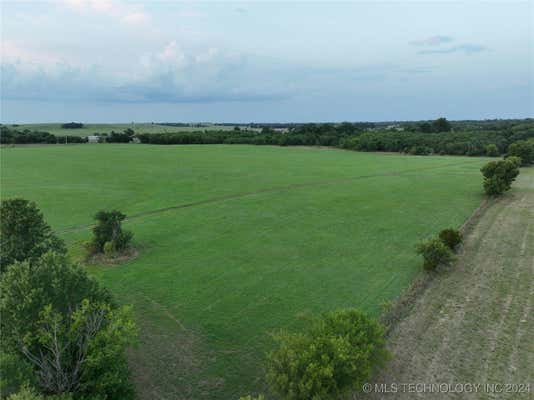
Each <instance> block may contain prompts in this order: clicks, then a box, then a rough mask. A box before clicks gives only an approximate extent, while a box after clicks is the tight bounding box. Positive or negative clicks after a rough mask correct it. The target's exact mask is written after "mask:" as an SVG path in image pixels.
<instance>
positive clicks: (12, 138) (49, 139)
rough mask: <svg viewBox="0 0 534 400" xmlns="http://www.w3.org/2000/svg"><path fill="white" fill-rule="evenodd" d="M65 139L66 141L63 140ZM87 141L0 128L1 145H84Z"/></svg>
mask: <svg viewBox="0 0 534 400" xmlns="http://www.w3.org/2000/svg"><path fill="white" fill-rule="evenodd" d="M65 138H66V139H65ZM85 142H87V139H85V138H82V137H79V136H68V135H58V136H55V135H52V134H50V133H48V132H41V131H31V130H29V129H24V130H22V131H20V130H17V129H12V128H9V127H7V126H2V127H1V128H0V143H1V144H31V143H47V144H64V143H85Z"/></svg>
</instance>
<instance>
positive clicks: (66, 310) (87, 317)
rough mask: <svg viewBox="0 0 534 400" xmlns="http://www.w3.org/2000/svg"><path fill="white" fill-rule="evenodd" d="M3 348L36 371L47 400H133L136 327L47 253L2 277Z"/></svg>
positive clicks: (102, 293)
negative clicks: (65, 397) (64, 397)
mask: <svg viewBox="0 0 534 400" xmlns="http://www.w3.org/2000/svg"><path fill="white" fill-rule="evenodd" d="M1 289H2V293H1V295H0V312H1V314H2V320H1V328H2V347H3V349H4V350H5V351H6V353H9V354H12V355H14V356H17V357H19V358H25V359H26V360H28V361H29V363H31V364H32V368H33V372H34V376H35V379H36V385H37V386H38V387H39V388H40V390H41V391H43V392H46V393H56V394H60V393H66V392H74V393H75V394H76V396H75V397H76V398H78V397H79V396H82V397H83V395H91V396H95V397H98V396H101V398H108V399H123V398H124V399H126V398H131V396H132V393H133V391H132V387H131V385H130V383H129V380H128V369H127V364H126V360H125V358H124V350H125V348H126V347H127V346H128V345H129V344H130V343H131V342H132V340H133V337H134V334H135V325H134V323H133V321H132V318H131V313H130V311H129V309H127V308H124V307H122V308H118V307H117V306H116V305H115V303H114V302H113V300H112V299H111V296H110V294H109V292H107V291H106V290H105V289H103V288H101V287H100V286H99V285H98V284H97V283H96V281H95V280H93V279H91V278H89V277H88V275H87V274H86V272H85V270H83V269H82V268H81V267H79V266H76V265H73V264H71V263H69V262H68V260H67V259H66V257H65V256H62V255H57V254H54V253H46V254H45V255H43V256H42V257H41V258H40V259H38V260H37V261H35V262H34V263H32V264H31V265H30V263H28V262H22V263H16V264H14V265H13V266H11V267H10V268H9V269H8V270H7V272H6V273H5V274H4V275H3V276H2V281H1Z"/></svg>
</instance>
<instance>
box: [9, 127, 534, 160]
mask: <svg viewBox="0 0 534 400" xmlns="http://www.w3.org/2000/svg"><path fill="white" fill-rule="evenodd" d="M167 125H169V126H174V125H176V126H178V125H179V124H172V125H171V124H170V123H169V124H167ZM258 128H259V126H254V128H248V127H245V128H241V127H239V126H235V127H234V129H233V130H227V129H225V130H223V129H221V130H204V131H191V132H164V133H151V134H148V133H138V134H136V133H135V132H134V131H133V130H132V129H127V130H125V131H124V132H114V131H112V132H111V133H110V134H109V135H108V134H102V135H100V141H101V142H107V143H129V142H131V141H134V140H138V141H140V142H141V143H146V144H163V145H165V144H182V145H183V144H251V145H275V146H330V147H339V148H344V149H348V150H356V151H386V152H399V153H407V154H414V155H429V154H441V155H462V156H490V157H497V156H500V155H503V154H508V153H510V152H512V155H517V156H520V157H521V158H522V159H523V160H526V159H534V156H530V155H529V154H530V153H531V152H534V144H533V141H534V120H532V119H525V120H504V121H456V122H449V121H447V120H446V119H445V118H438V119H436V120H435V121H422V122H408V123H393V124H389V125H387V124H386V123H377V124H374V123H367V122H362V123H350V122H343V123H338V124H335V123H325V124H280V126H279V125H277V124H264V125H263V126H261V130H258ZM0 137H1V140H0V143H14V144H19V143H58V142H59V143H64V142H65V140H63V138H64V136H59V137H56V136H54V135H51V134H49V133H47V132H34V131H29V130H27V129H26V130H24V131H18V130H16V129H12V128H9V127H7V126H2V127H1V135H0ZM66 141H67V142H68V143H81V142H85V141H86V139H85V138H79V137H67V140H66ZM516 143H518V144H516ZM519 153H520V154H519ZM531 162H532V161H528V162H527V163H531Z"/></svg>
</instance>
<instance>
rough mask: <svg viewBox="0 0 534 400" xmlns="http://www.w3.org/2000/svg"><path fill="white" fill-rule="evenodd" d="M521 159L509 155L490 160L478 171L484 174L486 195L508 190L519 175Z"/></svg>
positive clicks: (498, 193)
mask: <svg viewBox="0 0 534 400" xmlns="http://www.w3.org/2000/svg"><path fill="white" fill-rule="evenodd" d="M520 163H521V160H520V159H519V158H518V157H509V158H507V159H505V160H500V161H490V162H489V163H487V164H486V165H484V166H483V167H482V168H481V169H480V171H481V172H482V175H483V176H484V183H483V186H484V191H485V192H486V194H488V195H500V194H502V193H504V192H506V191H507V190H510V188H511V186H512V182H513V181H514V180H515V178H516V177H517V175H519V166H520Z"/></svg>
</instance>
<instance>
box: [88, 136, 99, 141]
mask: <svg viewBox="0 0 534 400" xmlns="http://www.w3.org/2000/svg"><path fill="white" fill-rule="evenodd" d="M99 139H100V136H97V135H89V136H87V143H98V142H99V141H100V140H99Z"/></svg>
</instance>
